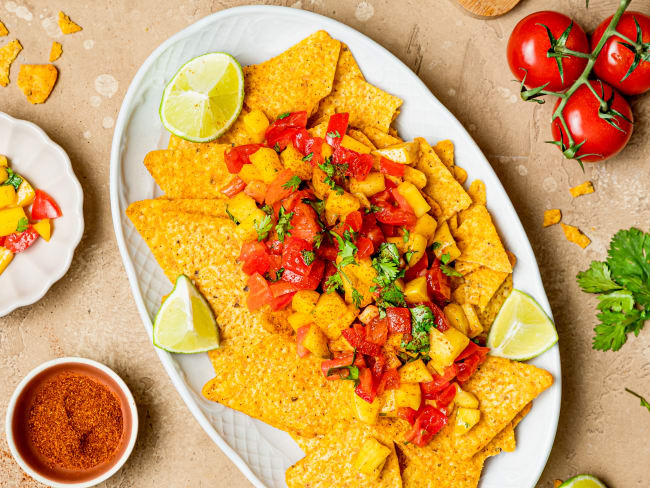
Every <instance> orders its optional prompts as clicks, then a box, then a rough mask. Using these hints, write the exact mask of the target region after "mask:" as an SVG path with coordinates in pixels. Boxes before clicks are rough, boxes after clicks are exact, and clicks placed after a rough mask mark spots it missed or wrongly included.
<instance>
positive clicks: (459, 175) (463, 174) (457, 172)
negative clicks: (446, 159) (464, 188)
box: [452, 166, 467, 185]
mask: <svg viewBox="0 0 650 488" xmlns="http://www.w3.org/2000/svg"><path fill="white" fill-rule="evenodd" d="M452 169H453V171H454V178H456V180H457V181H458V183H460V184H461V185H464V184H465V182H466V181H467V171H465V169H463V168H461V167H460V166H454V167H453V168H452Z"/></svg>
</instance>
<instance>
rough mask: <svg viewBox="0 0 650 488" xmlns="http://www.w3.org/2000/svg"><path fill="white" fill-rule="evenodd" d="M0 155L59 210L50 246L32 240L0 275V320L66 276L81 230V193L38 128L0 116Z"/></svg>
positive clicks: (61, 155) (67, 166) (61, 154)
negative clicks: (49, 197)
mask: <svg viewBox="0 0 650 488" xmlns="http://www.w3.org/2000/svg"><path fill="white" fill-rule="evenodd" d="M0 154H2V155H4V156H7V158H9V167H10V168H12V169H13V170H15V171H16V172H17V173H19V174H21V175H23V176H24V177H25V178H27V180H28V181H29V182H30V183H31V184H32V186H33V187H34V188H36V189H40V190H43V191H44V192H46V193H47V194H48V195H50V196H51V197H52V198H54V200H56V203H57V204H58V205H59V207H60V208H61V212H62V213H63V216H62V217H59V218H58V219H56V220H54V221H53V226H54V232H53V233H52V238H51V239H50V242H45V241H44V240H43V239H39V241H42V242H36V243H35V244H34V245H33V246H32V247H30V248H29V249H27V250H26V251H25V252H22V253H20V254H17V255H16V256H14V259H13V261H12V262H11V263H9V266H8V267H7V269H5V271H4V272H3V273H2V274H0V290H2V293H0V317H3V316H5V315H7V314H8V313H10V312H11V311H13V310H14V309H16V308H18V307H22V306H24V305H31V304H32V303H34V302H36V301H38V300H40V299H41V298H42V297H43V295H45V293H47V291H48V290H49V289H50V287H51V286H52V285H53V284H54V283H55V282H56V281H58V280H59V279H60V278H62V277H63V275H65V274H66V272H67V271H68V269H69V268H70V263H71V262H72V256H73V254H74V250H75V248H76V247H77V245H78V244H79V241H80V240H81V236H82V235H83V231H84V217H83V191H82V189H81V185H80V184H79V181H78V180H77V178H76V176H75V174H74V172H73V170H72V164H71V163H70V158H68V155H67V154H66V153H65V151H64V150H63V149H61V147H60V146H59V145H57V144H55V143H54V142H53V141H52V140H51V139H50V138H49V137H48V136H47V134H45V132H43V130H42V129H41V128H40V127H38V126H36V125H34V124H32V123H31V122H27V121H25V120H18V119H14V118H13V117H10V116H9V115H7V114H5V113H2V112H0Z"/></svg>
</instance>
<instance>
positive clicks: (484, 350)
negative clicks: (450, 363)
mask: <svg viewBox="0 0 650 488" xmlns="http://www.w3.org/2000/svg"><path fill="white" fill-rule="evenodd" d="M488 352H490V348H489V347H481V346H479V345H478V344H476V343H474V342H472V341H469V344H467V347H466V348H465V349H463V352H461V353H460V354H459V355H458V357H457V358H456V359H454V361H455V362H460V361H462V360H463V359H466V358H468V357H469V356H471V355H472V354H474V353H479V355H482V356H487V354H488Z"/></svg>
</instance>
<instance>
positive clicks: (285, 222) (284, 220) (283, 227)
mask: <svg viewBox="0 0 650 488" xmlns="http://www.w3.org/2000/svg"><path fill="white" fill-rule="evenodd" d="M292 217H293V212H287V211H286V210H285V209H284V207H283V206H280V211H279V212H278V222H277V223H276V224H275V232H276V233H277V234H278V239H279V240H280V242H284V238H285V237H286V236H291V233H290V232H289V231H290V230H291V229H293V226H292V225H291V218H292Z"/></svg>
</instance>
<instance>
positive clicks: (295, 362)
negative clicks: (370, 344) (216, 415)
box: [203, 335, 353, 437]
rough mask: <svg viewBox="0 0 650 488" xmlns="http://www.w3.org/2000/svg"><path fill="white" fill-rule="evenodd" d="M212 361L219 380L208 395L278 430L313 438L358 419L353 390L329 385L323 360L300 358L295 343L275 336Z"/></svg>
mask: <svg viewBox="0 0 650 488" xmlns="http://www.w3.org/2000/svg"><path fill="white" fill-rule="evenodd" d="M210 359H211V360H212V365H213V366H214V370H215V373H216V378H214V379H212V380H210V381H209V382H208V383H206V384H205V386H204V387H203V395H204V396H205V397H206V398H207V399H208V400H212V401H215V402H219V403H221V404H223V405H225V406H227V407H230V408H233V409H235V410H239V411H240V412H244V413H245V414H247V415H250V416H251V417H253V418H256V419H260V420H262V421H264V422H266V423H267V424H270V425H272V426H274V427H278V428H280V429H283V430H286V431H293V432H295V433H297V434H298V435H303V436H307V437H312V436H315V435H317V434H327V433H328V432H330V431H331V430H332V428H334V426H335V425H336V424H337V423H338V422H339V421H341V420H345V419H349V418H351V417H352V412H351V411H350V407H349V405H348V398H349V396H350V395H351V394H353V393H352V388H353V385H352V384H351V383H350V382H348V381H328V380H327V379H326V378H325V377H324V376H323V373H322V372H321V369H320V364H321V361H322V359H320V358H317V357H316V356H314V355H313V354H311V355H309V356H307V357H305V358H302V359H301V358H299V357H298V355H297V353H296V343H295V340H293V339H290V338H286V337H283V336H280V335H273V336H270V337H267V338H265V339H264V340H262V342H260V343H259V344H256V345H254V346H251V347H247V348H244V349H233V348H228V349H227V350H226V349H216V350H215V351H211V353H210Z"/></svg>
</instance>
